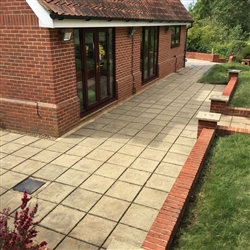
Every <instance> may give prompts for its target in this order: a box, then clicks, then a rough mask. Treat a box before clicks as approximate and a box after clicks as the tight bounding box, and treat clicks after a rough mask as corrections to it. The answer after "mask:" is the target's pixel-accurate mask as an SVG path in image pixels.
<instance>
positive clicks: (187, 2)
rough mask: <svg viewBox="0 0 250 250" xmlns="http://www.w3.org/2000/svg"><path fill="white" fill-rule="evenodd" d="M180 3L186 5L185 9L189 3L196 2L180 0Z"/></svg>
mask: <svg viewBox="0 0 250 250" xmlns="http://www.w3.org/2000/svg"><path fill="white" fill-rule="evenodd" d="M181 2H182V4H183V5H184V6H185V7H186V9H188V6H189V4H190V3H192V2H196V0H194V1H193V0H181Z"/></svg>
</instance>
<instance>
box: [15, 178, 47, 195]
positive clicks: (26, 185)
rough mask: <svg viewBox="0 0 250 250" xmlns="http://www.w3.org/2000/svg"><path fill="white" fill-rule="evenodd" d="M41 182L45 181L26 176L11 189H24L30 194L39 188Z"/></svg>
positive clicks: (22, 190) (21, 190)
mask: <svg viewBox="0 0 250 250" xmlns="http://www.w3.org/2000/svg"><path fill="white" fill-rule="evenodd" d="M43 184H45V182H42V181H38V180H33V179H30V178H28V179H26V180H24V181H22V182H21V183H19V184H18V185H16V186H15V187H14V188H13V189H14V190H17V191H20V192H24V191H26V192H27V193H28V194H32V193H33V192H35V191H36V190H37V189H38V188H40V187H41V186H42V185H43Z"/></svg>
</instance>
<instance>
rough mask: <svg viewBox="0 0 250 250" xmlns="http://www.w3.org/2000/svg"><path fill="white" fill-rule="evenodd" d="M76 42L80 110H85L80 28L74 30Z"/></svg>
mask: <svg viewBox="0 0 250 250" xmlns="http://www.w3.org/2000/svg"><path fill="white" fill-rule="evenodd" d="M74 42H75V63H76V87H77V95H78V98H79V99H80V110H81V112H82V111H83V110H84V107H83V94H82V57H81V55H82V53H81V47H80V31H79V29H75V30H74Z"/></svg>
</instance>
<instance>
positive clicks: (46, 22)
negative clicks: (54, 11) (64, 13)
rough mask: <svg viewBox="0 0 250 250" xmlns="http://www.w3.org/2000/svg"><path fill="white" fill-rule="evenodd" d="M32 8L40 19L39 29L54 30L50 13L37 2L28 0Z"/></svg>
mask: <svg viewBox="0 0 250 250" xmlns="http://www.w3.org/2000/svg"><path fill="white" fill-rule="evenodd" d="M26 2H27V3H28V5H29V6H30V8H31V9H32V10H33V12H34V13H35V14H36V16H37V17H38V19H39V27H46V28H54V24H53V20H52V19H51V17H50V15H49V14H50V13H49V12H48V11H47V10H45V9H44V8H43V6H42V5H41V4H40V3H39V2H38V1H37V0H26Z"/></svg>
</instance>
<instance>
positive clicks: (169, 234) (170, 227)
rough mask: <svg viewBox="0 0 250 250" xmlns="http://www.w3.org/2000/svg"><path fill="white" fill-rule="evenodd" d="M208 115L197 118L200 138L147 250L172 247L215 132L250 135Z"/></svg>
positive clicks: (146, 243) (145, 245) (156, 223)
mask: <svg viewBox="0 0 250 250" xmlns="http://www.w3.org/2000/svg"><path fill="white" fill-rule="evenodd" d="M210 114H211V113H210ZM207 115H208V117H205V118H204V114H203V117H202V118H201V119H202V120H200V119H199V121H198V130H200V133H198V134H199V137H198V139H197V141H196V143H195V145H194V147H193V149H192V151H191V153H190V154H189V156H188V158H187V160H186V162H185V164H184V166H183V167H182V170H181V172H180V174H179V175H178V177H177V179H176V181H175V183H174V185H173V187H172V189H171V190H170V192H169V195H168V196H167V198H166V200H165V202H164V204H163V206H162V208H161V210H160V211H159V213H158V215H157V217H156V219H155V221H154V222H153V224H152V226H151V228H150V230H149V232H148V234H147V236H146V238H145V240H144V242H143V244H142V246H141V247H142V248H144V249H147V250H165V249H166V250H168V249H170V247H171V244H172V241H173V238H174V235H175V233H176V231H177V229H178V227H179V224H180V222H181V220H182V218H183V215H184V212H185V209H186V207H187V205H188V202H189V199H190V195H191V194H192V191H193V189H194V187H195V185H196V182H197V179H198V177H199V174H200V172H201V170H202V166H203V163H204V162H205V160H206V156H207V153H208V151H209V148H210V145H211V143H212V141H213V139H214V136H215V134H217V135H219V136H225V135H230V134H233V133H235V132H239V133H245V134H249V135H250V129H241V128H233V127H226V126H218V125H217V122H216V121H214V117H212V119H211V117H210V116H209V113H207ZM211 115H213V114H211Z"/></svg>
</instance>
